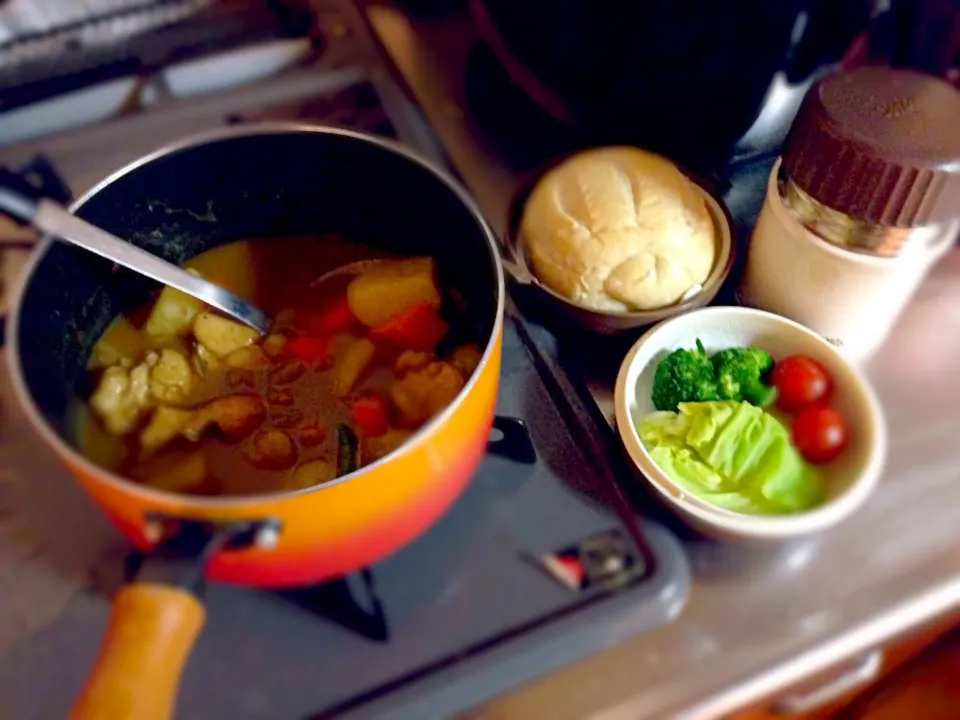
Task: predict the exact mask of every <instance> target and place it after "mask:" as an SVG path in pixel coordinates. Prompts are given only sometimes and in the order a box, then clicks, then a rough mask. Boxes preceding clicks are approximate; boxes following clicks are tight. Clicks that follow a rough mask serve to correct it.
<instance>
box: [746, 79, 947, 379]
mask: <svg viewBox="0 0 960 720" xmlns="http://www.w3.org/2000/svg"><path fill="white" fill-rule="evenodd" d="M958 234H960V91H957V90H956V89H955V88H953V87H952V86H951V85H949V84H947V83H945V82H943V81H942V80H939V79H937V78H934V77H931V76H927V75H922V74H919V73H915V72H911V71H905V70H896V69H892V68H886V67H864V68H859V69H856V70H851V71H847V72H841V73H837V74H834V75H831V76H828V77H826V78H824V79H823V80H821V81H819V82H818V83H817V84H815V85H814V86H813V87H812V88H811V89H810V91H809V92H808V93H807V96H806V97H805V98H804V101H803V104H802V105H801V108H800V111H799V113H798V114H797V118H796V120H795V121H794V124H793V126H792V127H791V129H790V133H789V135H788V136H787V139H786V142H785V143H784V147H783V151H782V155H781V158H780V160H779V161H778V162H777V164H776V165H775V166H774V169H773V172H772V173H771V176H770V181H769V183H768V186H767V197H766V200H765V202H764V206H763V209H762V211H761V213H760V218H759V219H758V221H757V226H756V228H755V229H754V232H753V235H752V237H751V241H750V249H749V252H748V258H747V269H746V274H745V276H744V280H743V285H742V287H741V297H742V299H743V300H744V302H746V303H747V304H750V305H754V306H757V307H761V308H763V309H766V310H770V311H772V312H776V313H779V314H781V315H784V316H786V317H790V318H793V319H794V320H797V321H798V322H801V323H803V324H804V325H806V326H807V327H809V328H811V329H812V330H814V331H816V332H818V333H820V334H821V335H823V336H825V337H826V338H827V339H829V340H830V341H831V342H833V343H835V344H836V345H837V346H838V347H839V348H840V349H841V350H842V351H843V352H844V353H845V354H846V355H848V356H849V357H851V358H852V359H856V360H862V359H865V358H867V357H868V356H870V355H871V354H872V353H873V352H874V351H875V350H876V349H877V348H878V347H879V345H880V344H881V343H882V342H883V340H884V339H885V338H886V336H887V334H888V332H889V330H890V328H891V326H892V325H893V323H894V321H895V320H896V318H897V317H898V316H899V314H900V312H901V310H902V309H903V307H904V306H905V305H906V303H907V302H908V300H909V299H910V297H911V296H912V295H913V293H914V292H915V290H916V288H917V286H918V285H919V284H920V282H921V281H922V280H923V278H924V277H925V276H926V274H927V271H928V270H929V268H930V267H931V265H932V264H933V263H934V262H935V261H936V260H937V259H939V258H940V257H941V256H942V255H943V254H944V253H945V252H947V250H949V249H950V247H951V246H952V244H953V242H954V241H955V239H956V238H957V236H958Z"/></svg>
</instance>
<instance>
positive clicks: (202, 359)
mask: <svg viewBox="0 0 960 720" xmlns="http://www.w3.org/2000/svg"><path fill="white" fill-rule="evenodd" d="M219 367H220V358H218V357H217V356H216V355H214V354H213V353H212V352H210V351H209V350H207V349H206V348H205V347H204V346H203V345H201V344H200V343H197V349H196V351H195V352H194V353H193V369H194V370H196V371H197V375H199V376H200V377H204V376H206V375H207V374H208V373H212V372H215V371H216V370H217V369H218V368H219Z"/></svg>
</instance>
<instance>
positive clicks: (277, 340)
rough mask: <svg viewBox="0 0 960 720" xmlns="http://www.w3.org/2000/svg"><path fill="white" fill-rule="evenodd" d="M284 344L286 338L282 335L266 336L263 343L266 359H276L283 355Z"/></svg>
mask: <svg viewBox="0 0 960 720" xmlns="http://www.w3.org/2000/svg"><path fill="white" fill-rule="evenodd" d="M286 344H287V338H286V337H285V336H283V335H278V334H276V333H274V334H273V335H267V337H266V339H265V340H264V341H263V351H264V352H265V353H266V354H267V357H269V358H273V359H276V358H278V357H280V356H281V355H283V351H284V348H285V347H286Z"/></svg>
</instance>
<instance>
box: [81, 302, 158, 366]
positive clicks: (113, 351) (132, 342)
mask: <svg viewBox="0 0 960 720" xmlns="http://www.w3.org/2000/svg"><path fill="white" fill-rule="evenodd" d="M145 349H146V346H145V343H144V342H143V336H142V335H141V334H140V331H139V330H137V329H136V328H135V327H134V326H133V325H131V324H130V321H129V320H127V319H126V318H125V317H123V316H122V315H121V316H119V317H116V318H114V319H113V321H112V322H111V323H110V324H109V325H107V329H106V330H104V331H103V335H101V336H100V339H99V340H97V342H96V343H95V344H94V346H93V351H92V352H91V353H90V359H89V361H88V362H87V368H88V369H90V370H100V369H103V368H107V367H110V366H111V365H120V364H124V365H125V366H127V367H129V366H132V365H133V364H134V363H135V362H137V361H138V360H140V358H141V357H143V353H144V350H145Z"/></svg>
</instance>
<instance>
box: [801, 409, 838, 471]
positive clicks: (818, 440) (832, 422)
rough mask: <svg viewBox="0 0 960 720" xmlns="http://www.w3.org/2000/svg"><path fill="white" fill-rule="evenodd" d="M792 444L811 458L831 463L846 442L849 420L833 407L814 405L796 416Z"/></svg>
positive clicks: (814, 461) (808, 458)
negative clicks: (846, 420) (845, 419)
mask: <svg viewBox="0 0 960 720" xmlns="http://www.w3.org/2000/svg"><path fill="white" fill-rule="evenodd" d="M793 444H794V445H796V446H797V450H799V451H800V454H801V455H803V457H805V458H806V459H807V460H808V461H809V462H812V463H814V464H817V465H820V464H822V463H828V462H830V461H831V460H833V459H834V458H835V457H837V455H839V454H840V453H841V452H843V449H844V448H845V447H846V445H847V423H846V422H845V421H844V419H843V416H842V415H840V413H838V412H837V411H836V410H834V409H833V408H831V407H826V406H820V405H814V406H813V407H809V408H807V409H806V410H804V411H803V412H802V413H800V414H799V415H797V416H796V417H795V418H794V419H793Z"/></svg>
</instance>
